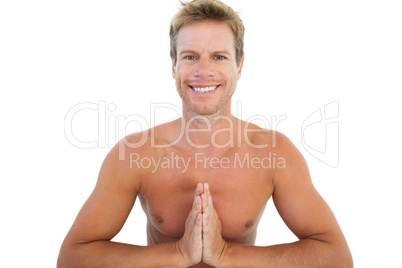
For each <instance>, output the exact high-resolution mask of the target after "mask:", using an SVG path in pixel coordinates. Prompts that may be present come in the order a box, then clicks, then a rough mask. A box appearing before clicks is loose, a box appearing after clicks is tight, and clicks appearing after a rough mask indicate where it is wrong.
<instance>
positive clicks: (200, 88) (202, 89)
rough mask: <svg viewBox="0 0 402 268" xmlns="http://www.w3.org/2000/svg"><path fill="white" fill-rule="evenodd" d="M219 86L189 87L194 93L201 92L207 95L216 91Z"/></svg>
mask: <svg viewBox="0 0 402 268" xmlns="http://www.w3.org/2000/svg"><path fill="white" fill-rule="evenodd" d="M219 86H220V85H217V86H211V87H192V86H190V87H191V88H192V89H194V90H195V91H196V92H201V93H207V92H211V91H214V90H215V89H217V88H218V87H219Z"/></svg>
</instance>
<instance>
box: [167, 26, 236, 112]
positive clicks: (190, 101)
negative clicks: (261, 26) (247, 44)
mask: <svg viewBox="0 0 402 268" xmlns="http://www.w3.org/2000/svg"><path fill="white" fill-rule="evenodd" d="M176 49H177V60H176V64H174V63H173V78H174V79H175V80H176V87H177V91H178V92H179V95H180V97H181V98H182V100H183V106H184V107H183V109H186V108H188V109H189V110H190V111H191V112H192V113H195V114H200V115H213V114H219V112H220V111H221V110H222V109H227V110H224V111H223V113H227V112H229V113H230V99H231V97H232V95H233V93H234V91H235V89H236V84H237V80H238V79H239V78H240V74H241V69H242V66H243V59H242V60H241V62H240V64H239V66H237V64H236V51H235V46H234V36H233V33H232V30H231V28H230V27H229V25H227V24H226V23H220V22H199V23H187V24H185V25H183V26H182V27H181V28H180V30H179V34H178V38H177V47H176Z"/></svg>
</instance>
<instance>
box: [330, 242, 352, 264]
mask: <svg viewBox="0 0 402 268" xmlns="http://www.w3.org/2000/svg"><path fill="white" fill-rule="evenodd" d="M333 259H334V263H333V264H334V265H333V267H344V268H353V258H352V254H351V253H350V250H349V247H348V246H346V247H342V248H340V249H339V250H338V251H337V254H335V257H334V258H333Z"/></svg>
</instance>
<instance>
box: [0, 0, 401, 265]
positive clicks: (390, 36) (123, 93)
mask: <svg viewBox="0 0 402 268" xmlns="http://www.w3.org/2000/svg"><path fill="white" fill-rule="evenodd" d="M225 2H226V3H227V4H229V5H231V6H232V7H233V8H234V9H235V10H240V11H241V16H242V18H243V21H244V24H245V26H246V39H245V53H246V60H245V64H244V69H243V70H244V71H243V76H242V78H241V80H240V82H239V84H238V89H237V92H236V94H235V96H234V99H233V103H234V104H235V103H236V102H237V101H241V103H242V118H243V119H244V120H246V119H248V118H250V117H251V116H253V115H264V116H266V117H268V118H271V116H272V115H276V116H280V115H286V116H287V119H286V120H283V121H281V122H280V123H279V124H278V127H277V129H278V130H279V131H281V132H284V133H285V134H286V135H288V136H289V137H290V138H291V139H292V141H293V142H294V143H295V144H296V145H297V147H298V148H299V149H300V151H301V152H302V153H303V155H304V156H305V157H306V160H307V162H308V164H309V167H310V170H311V174H312V177H313V181H314V184H315V185H316V187H317V189H318V190H319V192H320V193H321V194H322V195H323V197H324V198H325V199H326V200H327V202H328V203H329V205H330V206H331V208H332V209H333V211H334V213H335V215H336V216H337V219H338V221H339V223H340V225H341V227H342V229H343V231H344V234H345V236H346V238H347V241H348V243H349V246H350V248H351V251H352V254H353V256H354V262H355V267H401V266H402V261H401V259H400V257H399V256H400V250H401V248H400V241H401V239H402V235H401V231H400V227H401V226H402V221H401V217H400V216H399V215H400V211H401V204H402V198H401V194H400V191H401V190H400V189H401V188H400V187H399V186H400V185H401V184H400V181H401V179H402V176H401V169H400V166H401V160H402V159H401V157H400V155H401V149H402V146H401V136H402V130H401V126H400V117H401V115H402V109H401V106H400V98H399V97H398V94H397V93H398V91H401V89H402V82H401V81H402V79H401V74H402V53H401V51H402V50H401V47H402V37H401V33H402V26H401V25H402V16H401V14H402V9H401V6H400V1H389V0H381V1H380V0H377V1H356V0H348V1H344V0H341V1H264V2H263V1H229V0H227V1H225ZM177 6H178V3H177V1H176V0H169V1H166V0H164V1H161V0H159V1H136V2H134V1H113V2H112V1H75V0H74V1H43V0H42V1H2V2H1V3H0V89H1V105H0V109H1V110H0V116H1V121H0V122H1V131H0V135H1V139H0V142H1V169H0V179H1V185H0V200H1V202H0V204H1V229H0V230H1V238H2V239H1V242H2V245H3V246H4V249H3V250H2V254H1V255H2V257H1V258H0V266H1V267H54V266H55V265H56V259H57V255H58V251H59V248H60V245H61V243H62V240H63V238H64V237H65V235H66V233H67V231H68V229H69V228H70V226H71V224H72V222H73V220H74V218H75V216H76V214H77V213H78V211H79V209H80V207H81V206H82V204H83V203H84V201H85V200H86V198H87V197H88V196H89V194H90V193H91V191H92V189H93V187H94V185H95V182H96V179H97V174H98V171H99V167H100V165H101V163H102V160H103V158H104V157H105V155H106V154H107V152H108V151H109V149H110V148H109V147H110V146H112V144H113V143H114V142H115V141H117V138H118V137H122V135H123V134H124V133H118V135H115V136H117V137H114V136H113V135H112V134H110V135H109V136H107V137H108V139H109V140H110V141H108V142H106V146H103V147H104V148H94V149H80V148H77V147H75V146H73V145H72V144H71V143H70V142H69V141H68V140H67V138H66V137H65V134H64V119H65V116H66V114H67V113H68V111H69V109H70V108H72V107H73V106H74V105H77V104H79V103H84V102H89V103H95V104H98V102H100V101H104V102H105V103H106V104H110V103H113V104H114V105H115V107H116V110H114V111H112V112H111V111H107V115H108V118H111V119H110V120H111V122H113V118H117V117H118V116H126V117H127V116H129V115H134V114H137V115H141V116H143V117H144V118H146V119H147V121H148V122H149V120H150V119H149V118H150V106H149V105H150V103H157V102H167V103H171V104H174V105H178V106H180V100H179V97H178V95H177V93H176V92H175V86H174V81H173V79H172V78H171V62H170V58H169V38H168V25H169V22H170V19H171V17H172V16H173V14H174V13H175V12H176V10H177ZM337 100H338V101H339V118H337V122H338V123H339V165H338V166H337V167H335V168H334V167H330V166H329V165H326V164H324V163H323V162H321V161H319V160H317V159H316V158H315V157H313V156H312V155H310V154H309V153H308V151H307V150H306V149H305V147H304V146H303V143H302V140H301V126H302V123H303V121H304V120H305V119H306V118H307V117H308V116H309V115H310V114H311V113H313V112H314V111H316V110H317V109H320V108H322V107H324V106H325V105H326V104H328V103H331V102H333V101H337ZM233 106H234V107H236V106H235V105H233ZM110 107H111V106H110ZM235 112H236V111H234V113H235ZM176 117H177V115H176V114H175V113H174V112H173V111H171V112H164V113H159V114H158V116H157V117H156V121H157V123H160V122H166V121H169V120H172V119H174V118H176ZM105 125H106V129H107V130H108V133H109V132H110V133H113V132H114V130H115V129H116V127H115V126H114V125H113V124H112V123H108V122H106V123H105ZM72 127H73V130H74V133H75V135H76V137H78V138H79V139H81V140H85V141H92V140H96V139H97V137H98V121H97V113H96V111H90V110H87V111H86V112H85V113H79V114H77V115H76V117H75V118H74V122H73V126H72ZM319 129H320V128H316V130H315V131H310V132H309V138H310V142H311V143H314V142H315V143H314V146H316V147H318V146H322V144H323V142H325V131H322V130H323V129H324V128H321V132H320V130H319ZM101 130H102V129H101ZM138 130H140V129H139V125H136V124H134V123H133V124H130V125H128V126H127V134H128V133H129V132H131V131H138ZM103 133H105V130H103ZM320 144H321V145H320ZM332 153H333V152H332ZM335 153H337V152H335ZM335 156H337V155H335ZM115 240H117V241H121V242H126V243H133V244H141V245H144V244H145V243H146V239H145V219H144V214H143V212H142V211H141V210H140V208H139V203H137V204H136V205H135V208H134V210H133V212H132V214H131V216H130V218H129V219H128V221H127V223H126V225H125V227H124V228H123V230H122V232H121V233H120V234H119V235H118V236H117V237H116V238H115ZM294 240H295V237H294V236H293V235H292V234H291V233H290V231H289V230H288V229H287V228H286V226H285V225H284V224H283V223H282V221H281V219H280V218H279V217H278V215H277V213H276V211H275V208H274V206H273V205H272V203H271V201H270V203H269V205H268V206H267V208H266V211H265V214H264V216H263V218H262V220H261V223H260V226H259V234H258V240H257V244H258V245H270V244H277V243H284V242H290V241H294Z"/></svg>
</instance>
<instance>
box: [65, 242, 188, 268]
mask: <svg viewBox="0 0 402 268" xmlns="http://www.w3.org/2000/svg"><path fill="white" fill-rule="evenodd" d="M182 261H183V260H182V259H181V257H180V255H179V253H178V250H177V247H176V242H172V243H165V244H159V245H155V246H136V245H128V244H122V243H116V242H109V241H95V242H91V243H86V244H75V245H72V246H69V247H67V246H66V247H63V248H62V250H61V252H60V255H59V260H58V264H57V267H59V268H64V267H183V266H182V265H181V263H182Z"/></svg>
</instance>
